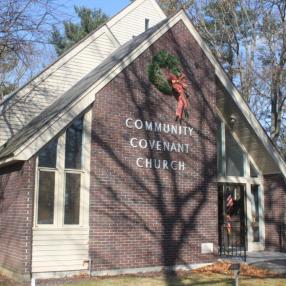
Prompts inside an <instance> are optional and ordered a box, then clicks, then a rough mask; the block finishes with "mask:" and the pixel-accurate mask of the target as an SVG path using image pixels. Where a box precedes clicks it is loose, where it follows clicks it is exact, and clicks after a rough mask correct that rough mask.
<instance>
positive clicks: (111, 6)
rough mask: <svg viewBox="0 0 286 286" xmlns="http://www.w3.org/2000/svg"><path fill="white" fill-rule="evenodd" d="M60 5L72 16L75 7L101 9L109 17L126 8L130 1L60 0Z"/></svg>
mask: <svg viewBox="0 0 286 286" xmlns="http://www.w3.org/2000/svg"><path fill="white" fill-rule="evenodd" d="M57 3H59V4H61V5H63V7H64V8H66V9H65V11H66V13H68V14H70V15H71V16H75V14H74V8H73V7H74V6H75V5H76V6H85V7H88V8H101V9H102V10H103V11H104V12H105V13H106V14H107V15H108V16H113V15H114V14H116V13H117V12H119V11H120V10H122V9H123V8H124V7H126V6H127V5H128V4H129V3H130V0H58V2H57Z"/></svg>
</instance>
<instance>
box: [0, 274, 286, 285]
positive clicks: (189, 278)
mask: <svg viewBox="0 0 286 286" xmlns="http://www.w3.org/2000/svg"><path fill="white" fill-rule="evenodd" d="M2 277H3V276H2ZM0 278H1V276H0ZM239 282H240V283H239V285H240V286H274V285H275V286H285V285H286V277H285V278H267V279H266V278H263V279H259V278H248V277H243V278H240V281H239ZM17 285H21V286H30V285H31V284H30V283H26V284H20V283H17V282H15V281H12V280H9V279H0V286H17ZM66 285H69V286H232V285H233V284H232V278H231V277H230V276H225V275H221V274H198V273H193V274H184V275H183V276H182V277H179V278H169V279H165V278H164V277H163V276H162V275H160V274H158V275H155V274H154V275H152V276H147V277H146V276H131V275H130V276H128V275H125V276H118V277H109V278H108V277H105V278H91V279H90V278H84V277H82V278H75V279H71V278H67V279H63V280H46V281H41V282H40V283H39V281H37V286H66Z"/></svg>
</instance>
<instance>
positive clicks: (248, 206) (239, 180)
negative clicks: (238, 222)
mask: <svg viewBox="0 0 286 286" xmlns="http://www.w3.org/2000/svg"><path fill="white" fill-rule="evenodd" d="M217 182H218V184H219V183H222V184H231V183H233V184H243V185H245V212H246V231H247V234H246V235H247V237H246V241H247V244H246V246H247V251H249V252H251V251H261V250H264V249H265V221H264V187H263V178H262V177H261V176H258V177H256V178H251V177H233V176H227V177H226V176H225V177H223V176H220V177H218V181H217ZM252 185H257V186H258V194H259V195H258V200H259V238H260V239H259V242H253V231H252V227H251V225H252V204H253V200H252V194H251V186H252Z"/></svg>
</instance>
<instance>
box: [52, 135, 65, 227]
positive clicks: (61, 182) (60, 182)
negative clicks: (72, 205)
mask: <svg viewBox="0 0 286 286" xmlns="http://www.w3.org/2000/svg"><path fill="white" fill-rule="evenodd" d="M65 134H66V133H63V134H62V135H61V136H60V138H59V146H58V166H57V168H58V172H57V181H56V182H57V183H56V197H57V200H56V202H57V203H56V208H55V217H56V220H57V227H59V228H62V227H63V221H64V211H63V209H64V191H65V190H64V189H65Z"/></svg>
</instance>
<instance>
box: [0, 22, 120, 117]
mask: <svg viewBox="0 0 286 286" xmlns="http://www.w3.org/2000/svg"><path fill="white" fill-rule="evenodd" d="M105 33H106V34H107V36H108V38H109V39H111V35H110V34H111V33H110V31H109V29H108V28H107V27H106V25H104V26H102V27H101V28H100V29H99V30H97V31H95V32H94V33H93V34H91V35H90V36H88V37H87V38H86V39H84V40H82V41H80V42H79V43H78V44H77V45H76V46H74V47H73V48H72V49H71V50H69V51H68V52H67V53H66V54H64V55H63V56H61V57H59V58H58V59H56V61H55V62H53V63H52V64H50V65H49V66H47V67H46V68H45V69H44V70H43V71H41V72H40V73H39V74H37V75H36V76H35V77H33V78H32V79H31V80H30V81H29V82H28V83H26V84H25V85H24V86H22V87H20V88H19V89H17V90H16V91H14V92H13V93H12V94H11V95H9V96H8V97H7V98H6V99H5V100H4V101H3V102H1V105H0V112H1V106H2V105H3V103H4V102H6V101H7V100H8V99H9V98H10V97H11V96H13V94H16V93H18V92H21V93H22V94H21V96H25V95H26V94H28V93H29V92H30V91H31V90H32V89H33V88H35V87H36V86H37V85H39V84H40V83H41V82H42V81H44V80H45V79H46V78H48V77H49V76H50V75H51V74H52V73H54V72H55V71H56V70H58V69H59V68H60V67H61V66H63V65H64V64H66V63H67V62H68V61H69V60H70V59H71V58H73V57H74V56H76V55H77V54H78V53H79V52H80V51H81V50H82V49H84V48H86V47H87V46H88V45H90V44H91V43H92V42H94V41H95V40H96V39H97V38H98V37H100V36H101V35H102V34H105ZM112 37H113V38H114V35H112ZM111 40H112V43H115V42H116V41H115V40H114V39H111ZM117 47H118V44H116V45H114V49H116V48H117Z"/></svg>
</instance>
